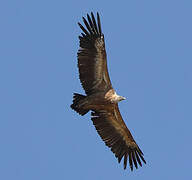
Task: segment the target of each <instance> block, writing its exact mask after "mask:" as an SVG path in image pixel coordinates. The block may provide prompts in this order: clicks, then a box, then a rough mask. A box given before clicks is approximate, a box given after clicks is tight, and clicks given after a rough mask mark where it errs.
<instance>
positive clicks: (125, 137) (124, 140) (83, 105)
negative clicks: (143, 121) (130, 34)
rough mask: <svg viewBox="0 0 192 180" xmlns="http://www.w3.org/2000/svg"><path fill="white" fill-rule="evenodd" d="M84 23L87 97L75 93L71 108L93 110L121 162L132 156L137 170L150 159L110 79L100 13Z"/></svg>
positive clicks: (82, 63) (81, 59)
mask: <svg viewBox="0 0 192 180" xmlns="http://www.w3.org/2000/svg"><path fill="white" fill-rule="evenodd" d="M83 22H84V24H85V27H86V28H85V27H83V26H82V25H81V24H80V23H78V24H79V26H80V28H81V29H82V31H83V33H81V36H79V40H80V49H79V51H78V68H79V78H80V81H81V84H82V86H83V88H84V90H85V93H86V96H84V95H81V94H77V93H74V97H73V104H72V105H71V108H72V109H73V110H75V111H76V112H78V113H79V114H80V115H85V114H86V113H87V112H89V111H92V112H91V120H92V121H93V124H94V126H95V128H96V130H97V132H98V134H99V135H100V137H101V138H102V140H103V141H104V142H105V144H106V145H107V146H108V147H109V148H110V149H111V151H112V152H113V153H114V154H115V156H116V157H117V158H118V162H119V163H120V161H121V159H122V158H123V157H124V169H126V167H127V159H128V161H129V166H130V168H131V170H133V166H135V168H138V164H139V165H140V166H142V161H143V162H144V163H146V162H145V159H144V157H143V153H142V151H141V149H140V148H139V146H138V145H137V144H136V142H135V140H134V139H133V137H132V135H131V133H130V131H129V129H128V128H127V126H126V124H125V123H124V121H123V119H122V116H121V114H120V111H119V107H118V102H119V101H121V100H124V99H125V98H124V97H122V96H119V95H117V94H116V92H115V90H114V89H113V87H112V84H111V81H110V78H109V74H108V70H107V57H106V51H105V42H104V35H103V34H102V31H101V23H100V18H99V14H98V13H97V22H96V20H95V17H94V15H93V13H91V17H90V16H89V15H88V14H87V20H86V19H85V18H84V17H83Z"/></svg>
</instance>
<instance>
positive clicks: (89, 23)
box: [78, 13, 112, 95]
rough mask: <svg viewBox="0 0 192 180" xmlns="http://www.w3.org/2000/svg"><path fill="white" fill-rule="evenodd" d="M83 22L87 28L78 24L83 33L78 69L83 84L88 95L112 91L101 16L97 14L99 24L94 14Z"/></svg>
mask: <svg viewBox="0 0 192 180" xmlns="http://www.w3.org/2000/svg"><path fill="white" fill-rule="evenodd" d="M83 21H84V24H85V27H86V28H84V27H83V26H82V25H81V24H80V23H78V24H79V26H80V28H81V29H82V31H83V33H81V36H79V40H80V49H79V51H78V68H79V78H80V80H81V84H82V86H83V88H84V90H85V92H86V94H88V95H90V94H92V93H94V92H99V91H105V90H108V89H111V88H112V85H111V81H110V78H109V74H108V70H107V57H106V51H105V42H104V35H103V34H102V31H101V23H100V18H99V14H98V13H97V22H96V20H95V17H94V15H93V13H91V17H90V16H89V15H88V14H87V20H86V19H85V18H84V17H83Z"/></svg>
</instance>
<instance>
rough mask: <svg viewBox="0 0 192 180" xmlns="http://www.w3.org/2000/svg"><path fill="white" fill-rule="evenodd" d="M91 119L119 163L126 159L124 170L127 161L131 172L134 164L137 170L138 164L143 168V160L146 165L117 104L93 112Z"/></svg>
mask: <svg viewBox="0 0 192 180" xmlns="http://www.w3.org/2000/svg"><path fill="white" fill-rule="evenodd" d="M91 119H92V121H93V124H94V125H95V128H96V130H97V132H98V133H99V135H100V136H101V138H102V140H103V141H104V142H105V144H106V145H107V146H108V147H109V148H111V151H112V152H113V153H114V154H115V156H116V157H117V158H118V162H119V163H120V161H121V159H122V158H123V157H124V169H126V167H127V159H129V166H130V168H131V170H133V164H134V165H135V167H136V168H138V164H139V165H140V166H142V163H141V160H142V161H143V162H144V163H146V162H145V159H144V157H143V153H142V151H141V149H140V148H139V146H138V145H137V144H136V142H135V140H134V139H133V137H132V135H131V133H130V131H129V129H128V128H127V126H126V124H125V123H124V121H123V119H122V117H121V114H120V112H119V108H118V105H117V104H114V105H113V106H112V107H111V109H109V110H103V111H94V112H92V118H91Z"/></svg>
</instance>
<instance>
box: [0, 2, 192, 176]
mask: <svg viewBox="0 0 192 180" xmlns="http://www.w3.org/2000/svg"><path fill="white" fill-rule="evenodd" d="M191 7H192V1H190V0H188V1H187V0H183V1H178V0H156V1H154V0H145V1H141V0H140V1H139V0H134V1H132V0H129V1H113V2H109V1H101V0H97V1H74V0H70V1H62V0H55V1H49V0H38V1H37V0H33V1H24V0H17V1H13V0H12V1H10V0H6V1H1V3H0V24H1V26H0V84H1V85H0V144H1V148H0V179H2V180H13V179H14V180H26V179H27V180H34V179H35V180H42V179H46V180H52V179H57V180H63V179H82V180H90V179H92V180H98V179H100V180H104V179H132V180H137V179H156V180H162V179H175V180H177V179H178V180H180V179H190V178H192V173H191V161H192V157H191V151H192V143H191V138H192V133H191V127H192V113H191V112H192V95H191V93H192V23H191V18H192V9H191ZM91 11H93V12H94V13H96V12H97V11H98V12H100V16H101V23H102V29H103V32H104V34H105V41H106V42H105V43H106V50H107V55H108V67H109V73H110V76H111V81H112V83H113V87H114V88H115V89H116V91H117V92H118V93H119V94H120V95H123V96H125V97H127V100H126V101H123V102H121V103H120V110H121V113H122V116H123V118H124V120H125V122H126V124H127V126H128V128H129V129H130V130H131V132H132V134H133V136H134V138H135V140H136V141H137V143H138V145H139V146H140V147H141V149H142V150H143V152H144V155H145V159H146V161H147V164H146V165H144V166H143V167H142V168H139V169H138V170H134V171H133V172H131V171H130V170H129V169H127V170H126V171H124V170H123V165H122V164H118V163H117V160H116V159H115V157H114V155H113V154H112V153H111V152H110V150H109V149H108V148H107V147H106V146H105V145H104V143H103V142H102V141H101V139H100V137H99V136H98V134H97V133H96V131H95V129H94V127H93V125H92V122H91V120H90V114H88V115H86V116H84V117H80V116H79V115H78V114H76V113H75V112H74V111H72V110H71V109H70V108H69V106H70V104H71V101H72V93H73V92H79V93H84V92H83V90H82V88H81V86H80V82H79V79H78V70H77V59H76V56H77V55H76V53H77V50H78V35H79V33H80V29H79V27H78V26H77V22H78V21H81V22H82V19H81V17H82V16H85V15H86V13H90V12H91Z"/></svg>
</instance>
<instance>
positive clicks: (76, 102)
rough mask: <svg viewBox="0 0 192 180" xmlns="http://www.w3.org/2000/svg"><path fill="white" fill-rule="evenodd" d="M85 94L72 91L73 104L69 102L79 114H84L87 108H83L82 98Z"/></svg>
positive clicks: (83, 98)
mask: <svg viewBox="0 0 192 180" xmlns="http://www.w3.org/2000/svg"><path fill="white" fill-rule="evenodd" d="M85 98H86V96H84V95H81V94H77V93H74V94H73V104H71V108H72V109H73V110H75V111H76V112H77V113H79V114H80V115H82V116H83V115H85V114H86V113H88V111H89V110H87V109H83V107H82V106H83V102H84V101H83V100H85Z"/></svg>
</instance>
